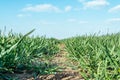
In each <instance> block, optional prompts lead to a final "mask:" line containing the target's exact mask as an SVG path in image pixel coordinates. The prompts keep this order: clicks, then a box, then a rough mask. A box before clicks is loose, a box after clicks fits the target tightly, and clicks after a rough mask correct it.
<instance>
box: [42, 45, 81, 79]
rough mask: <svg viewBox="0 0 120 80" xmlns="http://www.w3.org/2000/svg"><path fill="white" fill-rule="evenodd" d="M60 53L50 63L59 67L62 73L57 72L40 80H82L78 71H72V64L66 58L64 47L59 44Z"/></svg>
mask: <svg viewBox="0 0 120 80" xmlns="http://www.w3.org/2000/svg"><path fill="white" fill-rule="evenodd" d="M59 48H60V53H59V54H56V55H55V57H54V58H53V60H52V62H53V63H54V64H57V65H58V66H60V67H61V70H62V72H58V73H57V74H54V75H45V76H41V80H83V79H82V77H81V76H80V74H79V71H78V70H74V69H72V67H70V65H72V66H73V64H72V63H71V62H70V60H68V58H67V52H66V51H65V45H64V44H60V45H59Z"/></svg>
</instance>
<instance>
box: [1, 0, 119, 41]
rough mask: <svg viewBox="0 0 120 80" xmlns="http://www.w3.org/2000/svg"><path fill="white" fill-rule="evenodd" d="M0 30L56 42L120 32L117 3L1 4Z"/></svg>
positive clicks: (19, 0)
mask: <svg viewBox="0 0 120 80" xmlns="http://www.w3.org/2000/svg"><path fill="white" fill-rule="evenodd" d="M0 10H1V11H0V29H1V30H3V29H4V26H6V29H7V31H10V30H11V29H12V30H13V32H16V33H23V34H24V33H26V32H28V31H30V30H31V29H34V28H35V29H36V30H35V32H34V33H33V34H34V35H40V36H42V35H46V37H55V38H58V39H62V38H67V37H72V36H75V35H83V34H93V33H98V32H99V31H100V33H101V34H105V33H117V32H119V31H120V0H1V1H0Z"/></svg>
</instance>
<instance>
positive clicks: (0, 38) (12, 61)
mask: <svg viewBox="0 0 120 80" xmlns="http://www.w3.org/2000/svg"><path fill="white" fill-rule="evenodd" d="M33 31H34V30H32V31H30V32H28V33H27V34H25V35H22V34H13V33H12V32H10V33H9V34H8V35H6V36H5V35H3V34H2V33H0V78H1V77H3V76H4V74H5V73H15V72H22V71H23V70H27V71H32V72H36V73H37V74H50V73H53V72H55V69H56V67H55V66H54V65H53V64H51V63H48V62H47V59H48V58H47V57H49V58H50V57H52V56H53V55H54V54H57V53H58V52H59V48H58V43H56V42H57V40H53V39H48V38H45V37H29V36H28V35H29V34H31V33H32V32H33ZM44 58H45V59H44ZM42 59H44V61H43V60H42ZM4 77H6V76H4Z"/></svg>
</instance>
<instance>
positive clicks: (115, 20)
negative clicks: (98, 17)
mask: <svg viewBox="0 0 120 80" xmlns="http://www.w3.org/2000/svg"><path fill="white" fill-rule="evenodd" d="M107 22H109V23H111V22H120V18H111V19H108V20H107Z"/></svg>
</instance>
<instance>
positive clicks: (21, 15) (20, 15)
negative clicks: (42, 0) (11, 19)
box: [17, 14, 31, 17]
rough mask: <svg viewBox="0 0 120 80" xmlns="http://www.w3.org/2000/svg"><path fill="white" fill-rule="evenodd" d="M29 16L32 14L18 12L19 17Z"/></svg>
mask: <svg viewBox="0 0 120 80" xmlns="http://www.w3.org/2000/svg"><path fill="white" fill-rule="evenodd" d="M27 16H31V15H30V14H18V15H17V17H27Z"/></svg>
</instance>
